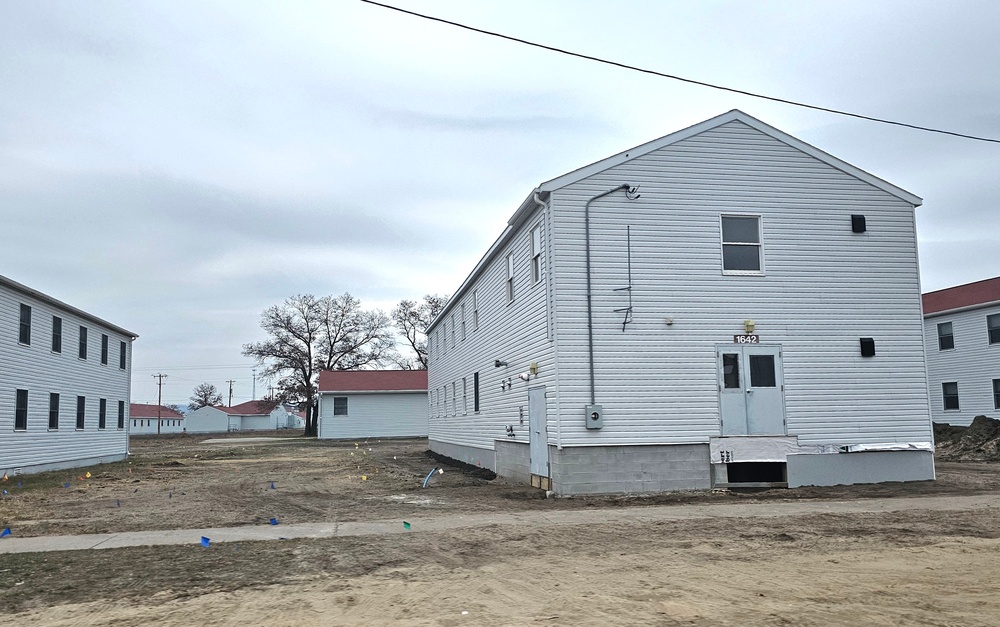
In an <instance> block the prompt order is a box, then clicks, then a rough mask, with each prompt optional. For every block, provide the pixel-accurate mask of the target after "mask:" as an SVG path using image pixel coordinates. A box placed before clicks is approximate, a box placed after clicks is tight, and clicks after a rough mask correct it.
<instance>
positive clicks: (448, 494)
mask: <svg viewBox="0 0 1000 627" xmlns="http://www.w3.org/2000/svg"><path fill="white" fill-rule="evenodd" d="M133 448H134V452H135V455H134V457H133V459H132V463H131V465H129V464H117V465H114V466H105V467H100V468H91V469H89V471H90V472H91V477H90V478H87V477H86V476H85V472H86V471H76V472H74V473H73V476H72V477H71V481H70V488H65V487H63V486H64V485H65V482H66V480H67V478H69V477H68V473H54V474H52V475H40V476H26V477H17V478H12V479H11V480H10V481H8V482H7V484H6V485H7V486H8V487H7V489H8V490H9V492H10V494H8V496H6V497H4V498H3V499H2V500H0V508H2V509H0V522H2V525H3V526H6V525H10V526H11V528H12V531H13V532H14V533H17V534H18V535H48V534H55V533H82V532H97V531H116V530H127V529H155V528H183V527H202V526H223V525H232V524H254V523H261V522H264V521H266V520H267V518H268V517H271V516H278V517H280V518H281V519H282V520H283V521H287V522H311V521H320V520H369V519H386V518H393V517H399V518H401V519H402V518H405V517H407V516H414V515H425V516H426V515H434V516H441V515H448V514H461V513H469V512H478V513H483V512H491V511H497V512H499V511H504V512H509V511H523V510H533V509H541V510H544V509H573V508H608V507H623V506H630V507H631V506H635V507H642V506H643V505H647V504H660V505H662V504H669V503H673V502H687V503H691V502H694V503H700V502H705V503H715V502H757V501H765V502H766V501H768V500H775V501H782V502H788V501H792V502H798V503H799V505H798V506H797V507H798V508H799V511H800V513H799V515H794V516H787V517H780V518H775V517H759V518H754V517H750V518H726V519H722V518H718V519H697V520H678V521H669V522H657V523H630V524H614V525H612V524H597V525H572V526H558V527H551V526H548V527H547V526H535V525H528V524H526V525H524V526H520V527H512V526H491V527H484V528H475V529H464V530H458V531H449V532H440V533H439V532H425V533H420V534H412V535H393V536H379V537H354V538H334V539H326V540H294V541H280V542H254V543H241V544H231V545H230V544H222V545H217V546H216V545H213V546H212V547H211V548H209V549H203V548H201V547H199V546H177V547H138V548H130V549H116V550H105V551H78V552H65V553H48V554H16V555H3V556H2V558H0V624H2V625H105V624H115V625H144V624H157V625H245V624H269V625H379V624H386V625H624V624H628V625H785V624H787V625H861V624H865V625H878V624H884V625H897V624H920V625H1000V595H997V594H996V591H997V590H1000V559H997V557H998V555H1000V519H998V517H997V515H996V513H995V512H993V511H991V510H989V509H970V510H962V509H956V510H945V511H929V510H914V511H907V512H899V513H880V514H851V515H847V514H844V515H830V514H824V515H817V514H815V513H811V512H813V511H814V510H815V509H816V507H817V506H821V505H822V503H823V502H824V501H828V500H845V499H849V500H853V499H858V498H863V499H883V498H899V497H901V496H907V495H940V496H942V498H944V497H946V496H947V495H969V494H985V493H990V494H995V493H997V491H998V488H1000V465H996V464H972V463H943V464H940V465H939V467H938V470H939V480H938V481H936V482H923V483H914V484H885V485H880V486H862V487H859V486H855V487H854V488H847V487H838V488H823V489H820V488H812V489H803V490H769V491H764V492H758V493H744V494H737V493H689V494H680V495H667V496H658V497H653V498H641V497H616V498H593V499H542V498H537V497H538V496H539V493H537V492H536V491H533V490H531V489H530V488H525V487H523V486H516V485H511V484H509V483H506V482H504V481H502V480H492V481H490V480H488V479H486V478H484V477H483V475H484V474H485V473H481V472H475V471H474V469H465V470H463V469H459V468H452V467H446V468H445V473H444V474H442V475H437V476H436V478H435V479H433V480H432V485H431V486H430V487H429V488H427V489H426V490H423V489H421V488H420V483H421V482H422V481H423V478H424V476H425V475H426V474H427V472H428V471H429V470H430V468H432V467H434V466H435V465H438V462H437V461H436V460H434V459H431V458H429V457H427V455H426V453H425V450H424V449H425V448H426V447H425V443H424V442H422V441H382V442H377V441H376V442H369V443H368V444H367V445H365V444H364V443H360V442H359V443H358V446H357V447H355V444H354V443H336V444H334V443H320V442H315V441H307V440H304V439H300V438H290V439H284V440H281V441H278V442H276V443H254V444H253V445H249V444H248V443H247V442H239V441H238V440H233V441H232V442H231V443H229V444H223V445H216V444H204V443H202V441H201V440H198V439H195V438H169V439H164V440H156V439H153V438H147V439H144V440H140V439H139V438H135V439H134V445H133ZM363 449H371V450H363ZM352 452H353V453H354V455H351V453H352ZM130 467H131V468H132V472H129V468H130ZM80 477H83V479H82V480H81V479H80ZM362 477H365V478H364V479H362ZM17 480H19V481H21V483H22V485H21V487H20V488H16V487H13V488H12V487H11V486H16V483H12V482H14V481H17ZM272 482H274V485H275V487H274V489H272V488H271V483H272ZM135 490H138V492H135ZM119 504H120V507H119Z"/></svg>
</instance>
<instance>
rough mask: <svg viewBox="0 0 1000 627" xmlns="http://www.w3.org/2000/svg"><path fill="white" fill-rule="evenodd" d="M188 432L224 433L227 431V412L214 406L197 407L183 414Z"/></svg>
mask: <svg viewBox="0 0 1000 627" xmlns="http://www.w3.org/2000/svg"><path fill="white" fill-rule="evenodd" d="M184 420H185V422H187V430H188V433H225V432H226V431H229V414H227V413H226V412H224V411H222V410H220V409H216V408H215V407H199V408H198V409H195V410H194V411H189V412H188V413H187V414H185V415H184Z"/></svg>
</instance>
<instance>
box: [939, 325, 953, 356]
mask: <svg viewBox="0 0 1000 627" xmlns="http://www.w3.org/2000/svg"><path fill="white" fill-rule="evenodd" d="M937 332H938V350H939V351H946V350H949V349H952V348H955V332H954V330H953V329H952V326H951V323H950V322H941V323H939V324H938V325H937Z"/></svg>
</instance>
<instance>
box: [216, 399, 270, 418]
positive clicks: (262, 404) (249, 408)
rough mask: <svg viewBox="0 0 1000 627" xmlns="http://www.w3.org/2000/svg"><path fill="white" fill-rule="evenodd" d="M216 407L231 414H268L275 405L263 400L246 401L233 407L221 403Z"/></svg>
mask: <svg viewBox="0 0 1000 627" xmlns="http://www.w3.org/2000/svg"><path fill="white" fill-rule="evenodd" d="M268 405H270V407H269V406H268ZM214 407H215V408H216V409H218V410H219V411H223V412H225V413H227V414H229V415H231V416H234V415H240V416H266V415H268V414H270V413H271V412H272V411H273V410H274V405H273V404H272V403H271V402H270V401H262V400H254V401H246V402H245V403H240V404H239V405H233V406H232V407H222V406H221V405H215V406H214Z"/></svg>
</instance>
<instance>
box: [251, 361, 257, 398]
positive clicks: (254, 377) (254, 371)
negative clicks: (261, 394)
mask: <svg viewBox="0 0 1000 627" xmlns="http://www.w3.org/2000/svg"><path fill="white" fill-rule="evenodd" d="M250 372H252V373H253V400H257V369H256V368H254V369H253V370H251V371H250Z"/></svg>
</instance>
